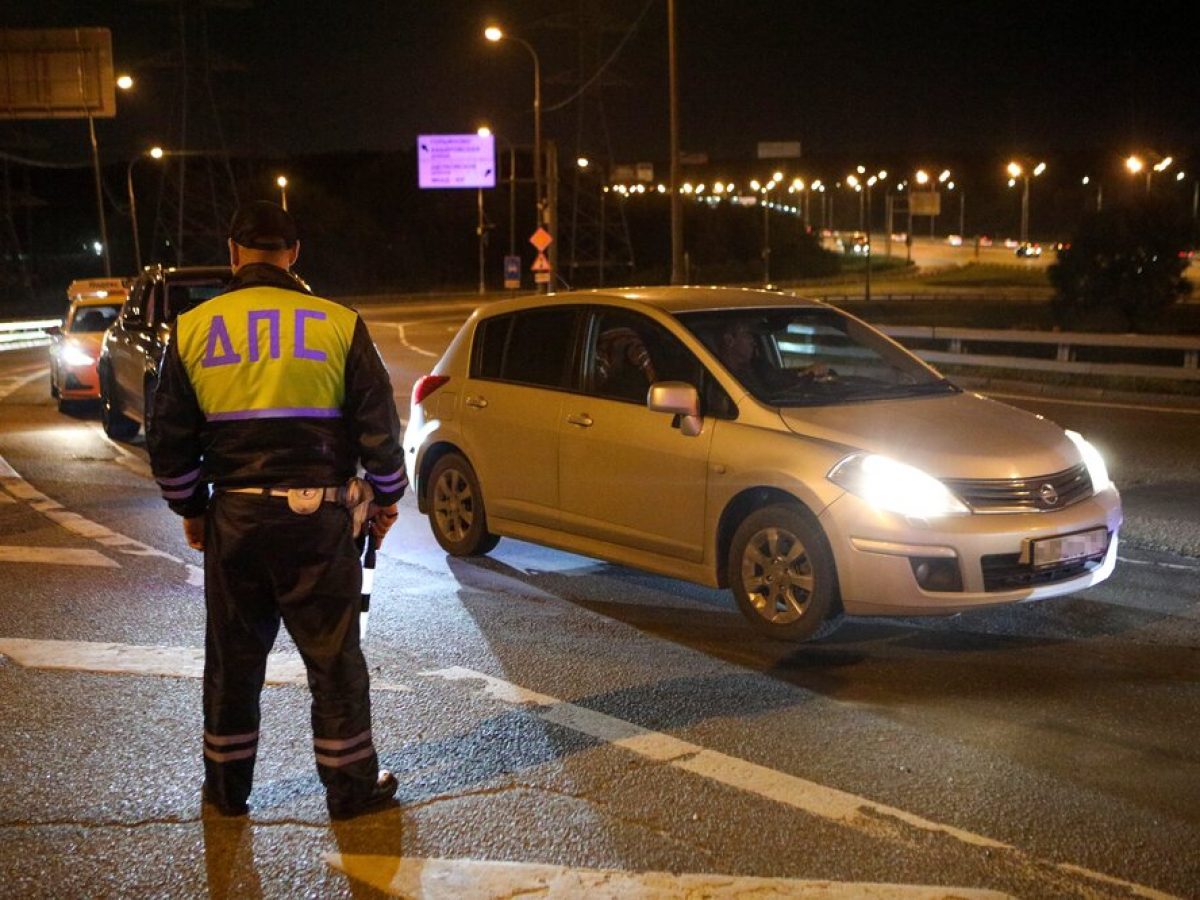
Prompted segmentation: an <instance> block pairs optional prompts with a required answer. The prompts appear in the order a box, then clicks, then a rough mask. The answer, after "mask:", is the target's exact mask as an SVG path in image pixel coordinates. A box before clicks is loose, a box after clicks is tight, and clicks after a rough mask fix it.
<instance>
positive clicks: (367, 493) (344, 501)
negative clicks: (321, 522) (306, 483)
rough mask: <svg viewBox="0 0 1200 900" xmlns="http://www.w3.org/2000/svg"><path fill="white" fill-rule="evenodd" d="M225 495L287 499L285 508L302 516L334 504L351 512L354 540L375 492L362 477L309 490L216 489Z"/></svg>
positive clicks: (269, 488)
mask: <svg viewBox="0 0 1200 900" xmlns="http://www.w3.org/2000/svg"><path fill="white" fill-rule="evenodd" d="M218 490H220V491H223V492H225V493H228V494H254V495H256V496H259V497H281V498H285V499H286V500H287V504H288V508H289V509H290V510H291V511H292V512H294V513H299V514H300V515H302V516H308V515H312V514H313V513H315V512H316V511H317V510H318V509H320V507H321V504H322V503H336V504H338V505H339V506H344V507H346V509H348V510H350V517H351V520H352V522H353V525H354V529H353V530H354V537H355V538H357V537H358V536H359V535H360V534H362V529H363V524H364V523H365V522H366V520H367V513H368V512H369V511H370V505H371V501H372V500H373V499H374V497H375V492H374V491H372V490H371V485H369V484H368V483H367V482H365V481H363V480H362V479H361V478H351V479H350V480H349V481H347V482H346V483H345V484H343V485H340V486H339V487H310V488H295V487H294V488H272V487H240V488H231V487H227V488H219V489H218Z"/></svg>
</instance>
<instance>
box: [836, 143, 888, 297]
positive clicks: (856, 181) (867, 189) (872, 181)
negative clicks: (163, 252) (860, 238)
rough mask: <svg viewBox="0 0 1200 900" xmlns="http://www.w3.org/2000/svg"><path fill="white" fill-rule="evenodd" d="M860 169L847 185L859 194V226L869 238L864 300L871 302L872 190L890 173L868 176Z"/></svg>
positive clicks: (884, 171) (879, 172) (880, 172)
mask: <svg viewBox="0 0 1200 900" xmlns="http://www.w3.org/2000/svg"><path fill="white" fill-rule="evenodd" d="M858 169H859V171H858V175H847V176H846V184H847V185H849V186H850V187H852V188H853V189H854V190H855V191H857V192H858V203H859V224H860V226H861V229H860V230H862V232H863V233H864V234H865V235H866V238H867V242H866V246H865V248H864V249H865V250H866V266H865V267H864V268H865V273H866V281H865V284H864V299H866V300H867V301H868V302H869V301H870V299H871V256H872V252H871V188H873V187H875V185H877V184H878V183H879V182H881V181H886V180H887V177H888V173H887V171H886V170H884V169H880V170H879V171H878V172H876V173H875V174H874V175H866V172H865V167H864V166H859V167H858ZM863 175H865V176H866V177H865V178H861V177H859V176H863ZM864 201H865V209H866V215H865V217H864V216H863V215H862V211H863V208H864Z"/></svg>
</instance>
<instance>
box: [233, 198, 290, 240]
mask: <svg viewBox="0 0 1200 900" xmlns="http://www.w3.org/2000/svg"><path fill="white" fill-rule="evenodd" d="M229 238H230V240H232V241H233V242H234V243H235V244H239V245H241V246H242V247H249V248H250V249H251V250H290V249H291V248H292V247H294V246H296V240H297V238H296V223H295V221H294V220H293V219H292V217H291V216H289V215H288V214H287V210H285V209H284V208H283V207H282V206H279V205H278V204H277V203H271V202H270V201H269V200H255V201H254V202H253V203H244V204H242V205H241V206H240V207H238V211H237V212H236V213H234V214H233V221H232V222H230V223H229Z"/></svg>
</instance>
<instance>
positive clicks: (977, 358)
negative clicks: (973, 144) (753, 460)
mask: <svg viewBox="0 0 1200 900" xmlns="http://www.w3.org/2000/svg"><path fill="white" fill-rule="evenodd" d="M54 325H59V326H61V325H62V320H61V319H34V320H26V321H20V322H0V352H4V351H5V350H20V349H23V348H26V347H44V346H46V345H47V344H49V343H50V336H49V335H48V334H46V331H45V329H47V328H50V327H52V326H54ZM880 330H882V331H883V332H884V333H885V334H887V335H888V336H889V337H893V338H895V339H896V340H898V341H900V342H901V343H902V344H904V345H905V346H906V347H908V348H909V349H910V350H912V351H913V352H914V353H916V354H917V355H918V356H920V357H921V358H922V359H924V360H925V361H926V362H931V363H952V364H954V365H960V366H975V367H980V368H983V367H986V368H997V369H1019V370H1037V371H1041V372H1072V373H1080V374H1085V375H1087V374H1091V375H1118V376H1126V377H1138V376H1141V377H1150V378H1166V379H1174V380H1180V381H1200V337H1192V336H1176V335H1155V334H1094V333H1091V332H1082V331H1050V332H1048V331H1010V330H1006V329H998V328H942V327H938V326H926V325H882V326H880ZM1001 348H1003V349H1004V350H1008V349H1009V348H1014V349H1015V348H1021V349H1024V350H1025V352H1024V353H1020V352H1017V353H1011V352H998V350H1000V349H1001Z"/></svg>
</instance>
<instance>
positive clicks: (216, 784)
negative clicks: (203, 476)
mask: <svg viewBox="0 0 1200 900" xmlns="http://www.w3.org/2000/svg"><path fill="white" fill-rule="evenodd" d="M205 546H206V549H205V554H204V594H205V602H206V606H207V610H208V629H207V638H206V652H205V658H204V729H205V732H206V733H207V734H211V735H218V736H228V735H245V734H249V733H256V732H257V731H258V728H259V718H260V715H259V694H260V693H261V691H262V686H263V680H264V678H265V676H266V662H267V654H268V653H270V651H271V647H272V645H273V644H274V642H275V637H276V635H277V634H278V633H279V625H280V622H281V621H282V623H283V625H284V626H285V627H286V628H287V630H288V633H289V634H290V635H291V637H292V640H293V641H294V642H295V644H296V648H297V650H299V652H300V656H301V658H302V659H303V660H304V664H305V667H306V668H307V670H308V685H309V689H310V691H311V693H312V731H313V741H314V749H315V751H316V756H317V771H318V773H319V774H320V777H321V781H322V782H323V783H324V785H325V788H326V791H327V792H328V795H329V799H330V800H332V801H333V802H336V803H342V802H349V803H353V802H354V801H355V800H356V799H357V798H358V797H360V796H365V795H366V794H368V793H369V792H370V791H371V789H372V788H373V787H374V785H375V781H376V778H377V777H378V774H379V760H378V757H377V756H376V753H375V749H374V746H373V744H372V742H371V707H370V697H369V679H368V675H367V666H366V662H365V661H364V660H363V655H362V649H361V648H360V646H359V642H358V639H359V635H358V612H359V603H360V601H361V586H362V569H361V568H360V565H359V561H358V552H357V549H356V547H355V545H354V540H353V538H352V537H351V534H350V515H349V511H348V510H347V509H346V508H345V507H343V506H340V505H337V504H333V503H323V504H321V506H320V508H319V509H318V510H317V511H316V512H315V513H313V514H311V515H299V514H297V513H293V512H292V511H291V510H290V509H288V505H287V502H286V501H284V500H279V499H275V498H270V497H261V496H254V495H249V494H228V493H221V492H218V493H217V494H216V495H215V496H214V497H213V500H212V503H211V505H210V506H209V508H208V519H207V525H206V533H205ZM214 749H216V750H218V751H219V750H221V749H223V748H214ZM204 765H205V777H206V781H207V783H208V784H209V790H210V791H214V792H215V793H216V794H217V796H218V797H220V798H221V799H223V800H224V801H226V802H229V803H237V802H241V801H244V800H245V799H246V797H247V796H248V795H249V793H250V785H251V781H252V779H253V772H254V755H253V754H251V755H249V756H246V757H242V758H237V759H231V758H228V757H224V758H223V757H222V756H221V755H220V753H219V752H218V753H217V754H215V755H213V754H209V753H207V752H206V754H205V760H204Z"/></svg>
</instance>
